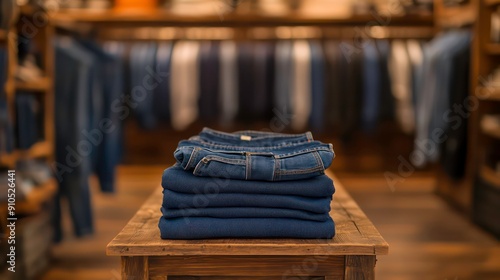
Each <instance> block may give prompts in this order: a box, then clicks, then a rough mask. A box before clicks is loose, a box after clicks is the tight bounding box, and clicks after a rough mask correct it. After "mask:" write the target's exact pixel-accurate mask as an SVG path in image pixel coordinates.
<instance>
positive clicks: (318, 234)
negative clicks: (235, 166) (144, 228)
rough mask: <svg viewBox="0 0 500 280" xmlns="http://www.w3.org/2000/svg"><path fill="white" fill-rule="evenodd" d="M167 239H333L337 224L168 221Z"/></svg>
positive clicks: (163, 227) (163, 229)
mask: <svg viewBox="0 0 500 280" xmlns="http://www.w3.org/2000/svg"><path fill="white" fill-rule="evenodd" d="M158 227H159V228H160V235H161V238H163V239H208V238H328V239H330V238H332V237H333V236H334V235H335V224H334V222H333V221H332V219H328V220H327V221H324V222H315V221H306V220H298V219H278V218H234V219H219V218H209V217H196V218H190V219H189V220H186V219H183V218H176V219H167V218H165V217H161V218H160V221H159V223H158Z"/></svg>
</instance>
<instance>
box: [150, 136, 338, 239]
mask: <svg viewBox="0 0 500 280" xmlns="http://www.w3.org/2000/svg"><path fill="white" fill-rule="evenodd" d="M320 150H321V152H324V153H323V154H321V153H320V152H319V151H320ZM303 154H305V155H307V156H310V157H309V158H303V159H304V160H302V159H299V158H294V156H295V155H303ZM174 155H175V157H176V159H177V160H178V163H176V164H175V165H174V166H172V167H170V168H167V169H166V170H165V171H164V172H163V176H162V187H163V203H162V207H161V211H162V217H161V218H160V221H159V228H160V232H161V237H162V238H169V239H201V238H238V237H239V238H331V237H333V236H334V234H335V225H334V222H333V220H332V219H331V217H330V215H329V212H330V204H331V200H332V195H333V194H334V192H335V188H334V185H333V182H332V180H331V179H330V178H328V176H326V175H324V169H325V168H327V167H328V166H329V165H330V163H331V161H332V160H333V156H334V153H333V149H332V146H331V144H323V143H321V142H319V141H314V140H313V138H312V135H311V133H310V132H307V133H304V134H296V135H291V134H277V133H268V132H258V131H240V132H235V133H224V132H218V131H215V130H211V129H208V128H205V129H204V130H203V131H202V132H201V133H200V135H198V136H195V137H191V138H190V139H189V140H184V141H181V142H180V143H179V147H178V149H177V150H176V152H175V153H174ZM259 156H260V157H261V158H259ZM307 156H306V157H307ZM237 157H244V158H237ZM207 158H210V159H215V161H216V162H218V163H221V162H222V163H223V164H222V165H218V166H213V168H212V169H211V171H210V172H208V173H199V172H197V170H198V169H199V168H198V165H199V164H202V163H206V162H205V160H206V159H207ZM280 158H285V159H286V160H280ZM240 161H241V162H242V165H243V166H244V168H245V167H247V166H248V167H249V168H247V169H246V170H244V171H243V173H242V174H243V175H244V176H242V174H238V172H239V171H237V172H235V171H236V169H235V166H238V164H239V162H240ZM311 163H312V164H318V166H320V167H321V168H318V169H314V168H311V166H309V165H310V164H311ZM195 166H196V167H195ZM192 167H195V169H194V172H193V171H192ZM290 167H292V169H289V170H291V171H293V174H292V173H291V174H289V175H293V176H294V175H299V176H296V177H288V178H284V177H279V176H278V177H276V176H274V175H276V174H277V172H278V173H279V172H280V171H282V170H283V169H286V168H290ZM236 168H239V167H236ZM313 169H314V170H313ZM240 171H241V170H240ZM254 172H255V173H254ZM249 173H253V174H249ZM263 174H266V175H271V176H267V177H265V176H262V175H263ZM264 177H265V178H264ZM292 178H295V179H292ZM298 178H301V179H298Z"/></svg>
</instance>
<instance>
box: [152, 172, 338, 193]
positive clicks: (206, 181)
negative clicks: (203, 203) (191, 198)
mask: <svg viewBox="0 0 500 280" xmlns="http://www.w3.org/2000/svg"><path fill="white" fill-rule="evenodd" d="M161 185H162V187H163V188H164V189H167V190H170V191H174V192H177V193H187V194H204V195H207V196H208V195H213V194H215V193H217V194H218V193H238V194H262V195H266V194H267V195H295V196H303V197H331V196H332V195H333V193H334V191H335V189H334V186H333V182H332V180H331V179H330V178H329V177H328V176H326V175H321V176H316V177H313V178H310V179H304V180H294V181H283V182H267V181H246V180H235V179H227V178H210V177H198V176H194V175H193V174H192V173H191V172H186V171H184V170H183V169H182V167H180V166H178V165H175V166H173V167H170V168H167V169H166V170H165V171H164V172H163V176H162V182H161Z"/></svg>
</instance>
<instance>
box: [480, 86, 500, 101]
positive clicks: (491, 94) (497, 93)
mask: <svg viewBox="0 0 500 280" xmlns="http://www.w3.org/2000/svg"><path fill="white" fill-rule="evenodd" d="M476 96H477V97H478V98H480V99H482V100H495V101H500V86H499V87H481V88H480V89H479V94H478V93H476Z"/></svg>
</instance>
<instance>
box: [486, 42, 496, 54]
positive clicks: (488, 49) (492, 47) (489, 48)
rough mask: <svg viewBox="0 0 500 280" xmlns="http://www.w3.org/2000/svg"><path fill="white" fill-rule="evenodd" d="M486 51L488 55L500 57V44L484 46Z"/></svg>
mask: <svg viewBox="0 0 500 280" xmlns="http://www.w3.org/2000/svg"><path fill="white" fill-rule="evenodd" d="M484 51H485V52H486V53H487V54H491V55H499V54H500V44H498V43H488V44H486V45H485V46H484Z"/></svg>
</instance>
